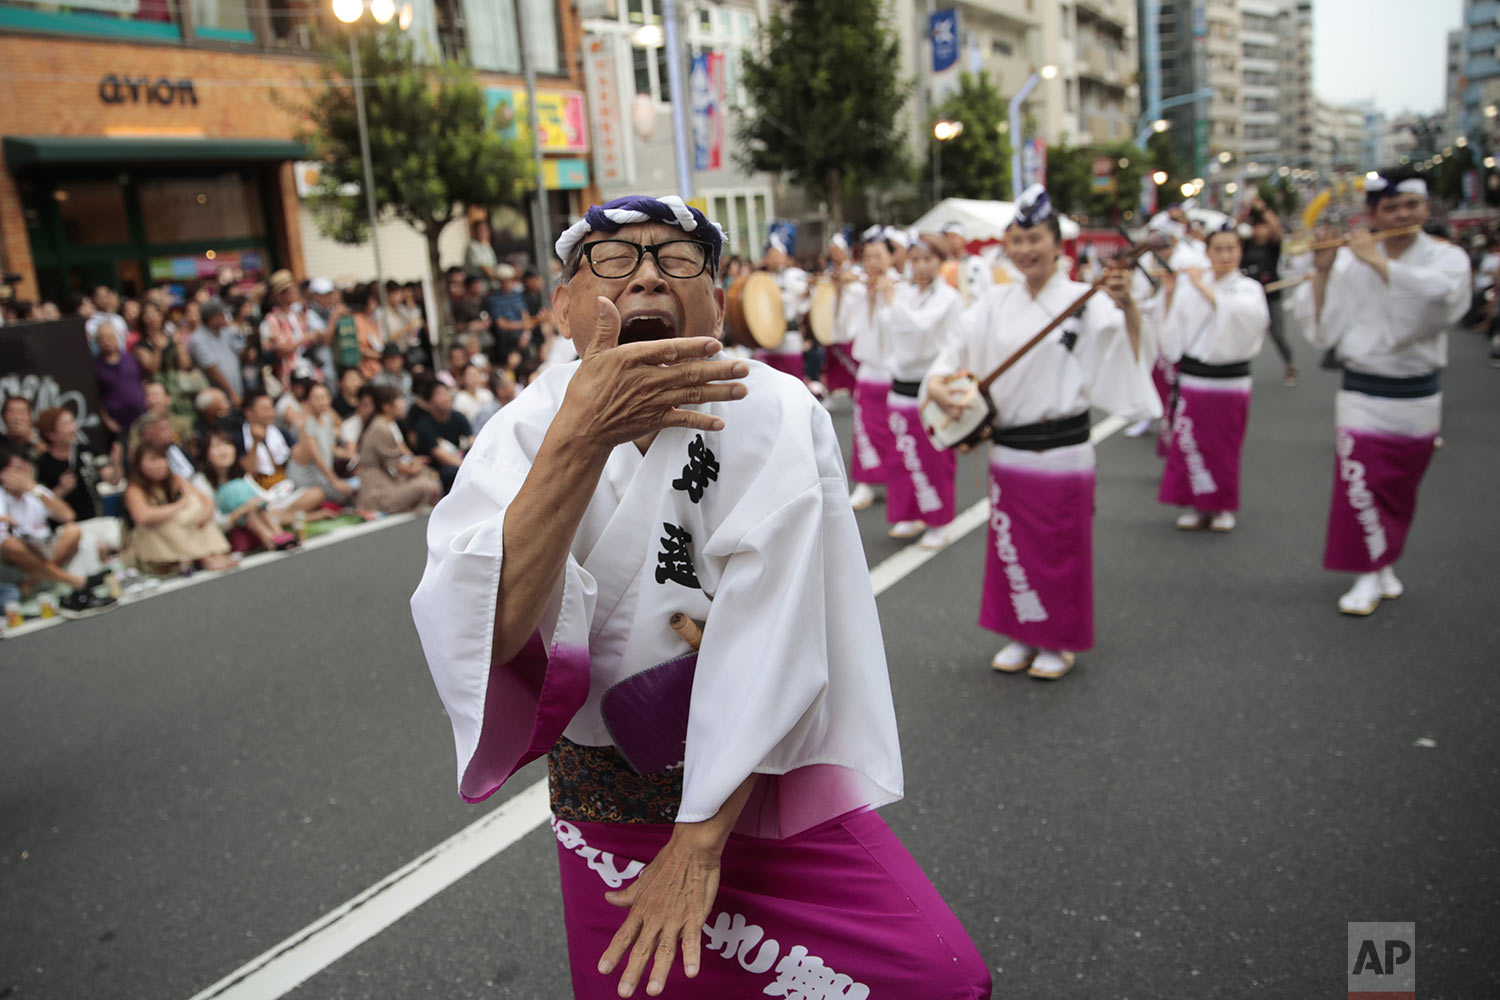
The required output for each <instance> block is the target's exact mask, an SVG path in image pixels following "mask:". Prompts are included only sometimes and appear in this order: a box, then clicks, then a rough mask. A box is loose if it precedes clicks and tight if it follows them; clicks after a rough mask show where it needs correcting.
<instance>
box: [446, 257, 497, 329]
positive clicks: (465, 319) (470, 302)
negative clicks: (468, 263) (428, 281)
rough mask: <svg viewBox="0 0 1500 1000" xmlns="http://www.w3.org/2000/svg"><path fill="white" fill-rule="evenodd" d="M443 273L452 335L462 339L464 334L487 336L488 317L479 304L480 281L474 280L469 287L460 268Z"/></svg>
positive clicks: (451, 268) (452, 268)
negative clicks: (451, 315)
mask: <svg viewBox="0 0 1500 1000" xmlns="http://www.w3.org/2000/svg"><path fill="white" fill-rule="evenodd" d="M445 273H446V276H447V279H448V307H449V309H451V310H452V313H453V332H454V335H455V336H459V337H462V336H463V335H464V334H468V333H475V334H480V335H482V336H488V334H489V326H490V317H489V314H488V313H486V312H485V311H484V307H483V304H482V303H481V302H480V298H481V292H480V285H481V284H482V279H478V278H476V279H475V283H474V284H473V285H470V283H469V282H468V281H467V280H465V278H464V269H463V268H461V267H450V268H448V270H447V271H446V272H445ZM471 289H472V290H471Z"/></svg>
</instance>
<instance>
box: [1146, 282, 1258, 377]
mask: <svg viewBox="0 0 1500 1000" xmlns="http://www.w3.org/2000/svg"><path fill="white" fill-rule="evenodd" d="M1203 277H1204V281H1205V282H1207V283H1208V285H1209V287H1210V288H1211V289H1212V290H1213V293H1214V304H1213V305H1210V304H1209V301H1208V299H1206V298H1205V297H1204V296H1203V293H1202V292H1200V291H1198V289H1197V288H1196V287H1195V286H1194V285H1193V282H1192V281H1191V279H1189V278H1188V276H1187V275H1185V274H1179V275H1178V276H1177V291H1176V293H1175V294H1174V295H1173V296H1172V306H1171V308H1170V309H1169V310H1168V311H1167V314H1166V317H1165V319H1163V320H1162V321H1161V323H1160V325H1159V326H1157V327H1156V336H1157V350H1158V352H1159V353H1160V354H1161V356H1162V357H1164V358H1166V359H1167V360H1168V361H1170V362H1172V363H1174V364H1175V363H1177V362H1179V361H1181V360H1182V359H1183V358H1184V357H1191V358H1197V359H1198V360H1199V361H1202V362H1203V363H1204V364H1209V365H1230V364H1235V363H1237V362H1241V361H1249V360H1250V359H1252V358H1254V357H1256V356H1257V355H1258V354H1260V349H1261V346H1262V345H1263V344H1264V343H1265V340H1266V331H1267V330H1268V329H1270V324H1271V311H1270V308H1269V307H1268V306H1267V305H1266V293H1265V290H1264V289H1263V288H1262V287H1261V284H1260V282H1258V281H1255V280H1253V279H1251V278H1247V277H1245V275H1243V274H1241V273H1240V272H1238V271H1234V272H1232V273H1230V274H1227V275H1225V276H1224V277H1222V278H1216V277H1214V275H1213V274H1212V273H1209V274H1205V275H1204V276H1203Z"/></svg>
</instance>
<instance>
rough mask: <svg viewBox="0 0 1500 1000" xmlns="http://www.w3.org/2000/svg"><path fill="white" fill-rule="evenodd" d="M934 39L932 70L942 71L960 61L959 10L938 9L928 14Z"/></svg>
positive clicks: (929, 31) (929, 26)
mask: <svg viewBox="0 0 1500 1000" xmlns="http://www.w3.org/2000/svg"><path fill="white" fill-rule="evenodd" d="M927 28H928V30H927V33H928V36H929V37H930V38H931V40H932V72H933V73H934V74H937V73H941V72H943V71H944V70H947V69H951V68H952V66H953V64H954V63H956V62H958V10H957V9H951V10H936V11H933V12H932V14H930V15H929V16H928V19H927Z"/></svg>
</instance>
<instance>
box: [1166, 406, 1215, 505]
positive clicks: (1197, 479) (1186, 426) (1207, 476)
mask: <svg viewBox="0 0 1500 1000" xmlns="http://www.w3.org/2000/svg"><path fill="white" fill-rule="evenodd" d="M1185 409H1186V408H1185V407H1184V410H1185ZM1175 430H1176V433H1177V447H1179V448H1181V449H1182V458H1183V461H1185V462H1186V463H1187V468H1188V487H1189V488H1190V489H1191V490H1192V491H1193V493H1194V495H1196V496H1202V495H1203V494H1205V493H1217V492H1218V491H1219V487H1218V484H1217V483H1215V482H1214V477H1213V473H1211V472H1209V471H1208V463H1207V462H1205V461H1203V453H1202V452H1201V451H1199V450H1198V439H1197V438H1196V437H1195V436H1194V435H1193V420H1192V418H1191V417H1189V416H1188V415H1187V414H1186V413H1185V412H1183V410H1179V411H1178V416H1177V425H1176V428H1175Z"/></svg>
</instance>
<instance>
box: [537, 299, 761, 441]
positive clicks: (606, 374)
mask: <svg viewBox="0 0 1500 1000" xmlns="http://www.w3.org/2000/svg"><path fill="white" fill-rule="evenodd" d="M598 309H599V312H598V319H597V321H596V322H595V325H594V336H593V339H592V340H590V341H589V344H588V347H587V348H586V349H585V351H584V355H583V360H582V362H581V363H580V364H579V366H578V371H577V372H576V373H575V374H574V376H573V380H572V381H571V382H570V383H569V385H568V392H567V395H566V397H565V398H564V399H563V406H562V409H561V411H560V412H559V414H558V416H559V417H565V418H566V419H568V420H569V421H571V422H572V425H573V426H574V427H575V428H577V430H578V433H579V434H580V436H582V437H583V438H585V439H586V440H589V441H593V442H596V443H597V444H598V446H599V447H600V448H601V449H609V448H613V447H614V446H615V445H618V444H624V443H625V442H626V441H633V440H635V439H636V438H639V437H642V436H643V435H646V434H651V433H655V432H656V431H659V430H662V429H663V428H666V427H687V428H691V429H695V430H700V431H717V430H721V429H722V428H723V426H724V421H723V420H721V419H719V418H718V417H715V416H712V415H710V414H707V413H699V412H696V411H694V410H688V409H683V407H687V406H693V405H697V404H701V403H719V402H726V401H728V400H731V399H742V398H744V396H745V393H746V389H745V386H744V384H743V383H740V382H732V381H728V380H730V379H738V378H744V377H745V376H746V375H748V374H749V373H750V366H749V365H747V364H746V363H745V362H743V361H735V360H722V361H711V360H707V359H708V358H710V357H712V356H713V355H715V354H717V353H718V352H719V350H720V346H721V345H720V344H719V342H718V341H717V340H715V339H714V338H713V337H673V338H671V339H668V340H653V341H648V342H645V343H637V344H621V343H620V311H619V309H617V308H616V307H615V304H614V303H613V302H611V301H610V300H609V299H607V298H605V297H603V296H600V297H599V300H598Z"/></svg>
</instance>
